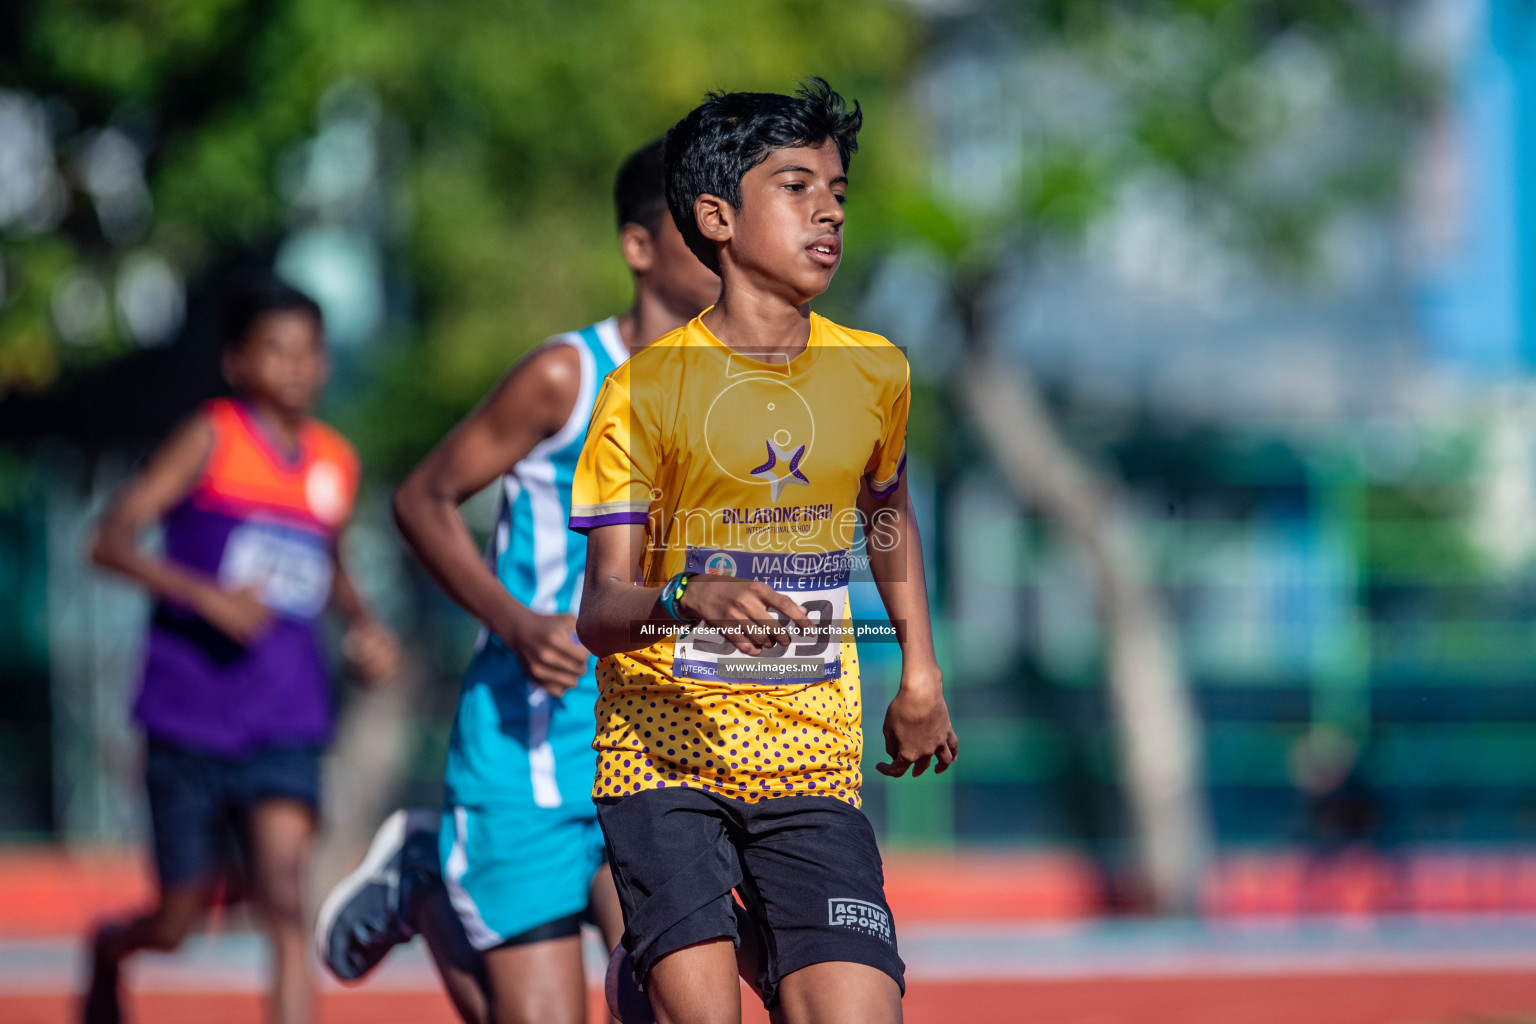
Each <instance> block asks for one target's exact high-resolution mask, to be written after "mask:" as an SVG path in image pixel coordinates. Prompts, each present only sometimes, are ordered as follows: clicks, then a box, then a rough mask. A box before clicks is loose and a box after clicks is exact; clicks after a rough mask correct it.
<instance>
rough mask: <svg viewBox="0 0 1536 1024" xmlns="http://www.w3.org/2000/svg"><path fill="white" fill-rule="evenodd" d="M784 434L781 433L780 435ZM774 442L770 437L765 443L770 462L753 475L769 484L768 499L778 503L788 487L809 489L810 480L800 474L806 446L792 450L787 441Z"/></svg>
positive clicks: (757, 469)
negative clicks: (781, 442)
mask: <svg viewBox="0 0 1536 1024" xmlns="http://www.w3.org/2000/svg"><path fill="white" fill-rule="evenodd" d="M783 433H784V432H783V431H782V430H781V431H779V434H780V435H782V434H783ZM774 440H775V439H774V438H772V437H770V438H768V439H766V441H765V442H764V443H765V444H767V446H768V461H767V462H765V463H763V464H762V465H761V466H758V467H757V468H756V469H754V470H753V471H752V475H753V476H755V477H757V478H758V479H759V480H766V481H767V482H768V497H769V498H770V499H771V500H772V501H774V502H777V501H778V500H779V495H780V493H782V492H783V490H784V488H785V487H786V486H787V485H789V484H794V485H795V486H796V487H807V486H809V485H810V480H808V479H806V476H805V474H804V473H802V472H800V460H801V459H803V458H805V445H803V444H802V445H801V446H800V447H798V448H795V449H793V450H791V449H790V447H789V444H788V441H787V439H786V442H785V443H784V444H782V445H781V444H775V443H774Z"/></svg>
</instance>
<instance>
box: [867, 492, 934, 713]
mask: <svg viewBox="0 0 1536 1024" xmlns="http://www.w3.org/2000/svg"><path fill="white" fill-rule="evenodd" d="M905 492H906V488H905V487H903V488H902V490H901V492H900V493H899V495H898V497H899V498H900V500H899V501H896V502H892V503H889V504H882V505H880V506H879V507H878V508H876V509H875V510H874V515H877V516H882V517H884V518H885V523H884V524H883V525H884V527H885V529H881V530H869V531H867V532H866V541H865V543H866V544H867V546H868V550H869V568H870V574H871V575H872V576H873V577H874V580H875V587H876V589H877V590H878V591H879V592H880V600H881V601H882V602H883V603H884V605H885V611H886V614H887V615H888V616H890V619H891V621H892V622H893V623H900V627H899V629H898V633H897V638H898V643H899V644H900V645H901V655H902V677H901V685H902V686H903V687H907V686H921V685H926V684H929V683H937V682H938V679H939V666H938V658H937V657H936V656H935V654H934V650H933V623H932V618H931V616H930V615H929V611H928V586H927V581H926V578H925V577H924V575H923V545H922V538H921V536H920V535H919V533H918V529H917V517H916V516H915V515H913V512H912V504H911V502H910V501H909V500H908V499H907V497H906V493H905ZM882 537H885V538H893V539H894V543H890V542H885V543H882V542H881V538H882Z"/></svg>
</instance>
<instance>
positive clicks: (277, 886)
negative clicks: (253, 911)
mask: <svg viewBox="0 0 1536 1024" xmlns="http://www.w3.org/2000/svg"><path fill="white" fill-rule="evenodd" d="M256 903H257V905H258V910H259V911H260V913H261V915H262V916H263V917H265V918H266V919H267V920H268V921H269V922H270V923H272V924H277V925H297V926H299V927H302V926H303V924H304V885H303V881H302V878H301V877H300V876H299V874H297V873H292V874H290V873H288V872H274V873H273V874H270V875H268V876H267V877H265V878H263V879H262V885H261V889H260V891H259V892H258V894H257V897H256Z"/></svg>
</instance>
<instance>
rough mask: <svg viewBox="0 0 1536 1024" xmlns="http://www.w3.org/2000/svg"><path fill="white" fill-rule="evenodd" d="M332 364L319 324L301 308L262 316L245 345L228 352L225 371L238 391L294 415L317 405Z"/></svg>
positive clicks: (257, 320)
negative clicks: (327, 358)
mask: <svg viewBox="0 0 1536 1024" xmlns="http://www.w3.org/2000/svg"><path fill="white" fill-rule="evenodd" d="M328 369H329V367H328V365H327V363H326V358H325V344H324V342H323V340H322V339H321V337H320V325H319V324H318V323H317V322H316V321H315V318H314V317H313V316H311V315H310V314H308V313H306V312H303V311H302V310H291V311H290V310H283V311H280V312H273V313H267V314H265V315H264V316H261V317H258V318H257V319H256V322H255V323H253V324H252V325H251V327H250V330H249V331H247V332H246V337H245V342H244V344H242V345H241V346H240V347H239V348H238V349H236V350H235V351H233V352H230V353H229V354H228V355H226V356H225V357H224V376H225V377H227V378H228V379H229V383H230V384H231V386H233V387H234V389H235V390H236V391H239V392H241V393H243V394H245V395H247V396H248V397H249V398H251V399H252V400H253V401H256V402H263V403H267V404H270V405H274V406H276V407H277V408H278V409H279V410H281V411H282V412H285V413H288V414H290V415H302V414H304V413H307V412H309V411H310V410H311V409H312V408H314V405H315V401H316V399H318V398H319V396H320V389H321V388H323V387H324V386H325V378H326V374H327V371H328Z"/></svg>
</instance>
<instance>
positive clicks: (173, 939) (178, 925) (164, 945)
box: [144, 914, 192, 953]
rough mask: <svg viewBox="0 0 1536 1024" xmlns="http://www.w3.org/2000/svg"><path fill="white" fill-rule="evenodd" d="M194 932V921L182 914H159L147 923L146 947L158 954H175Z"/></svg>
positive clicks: (145, 931)
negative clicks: (188, 935) (189, 934)
mask: <svg viewBox="0 0 1536 1024" xmlns="http://www.w3.org/2000/svg"><path fill="white" fill-rule="evenodd" d="M191 930H192V919H191V918H190V917H188V916H186V915H182V914H157V915H156V916H154V917H152V918H150V919H149V920H148V921H146V922H145V925H144V945H145V948H147V949H152V950H154V951H155V952H157V953H174V952H175V951H176V950H178V949H180V948H181V944H182V943H183V942H185V941H186V938H187V933H188V932H190V931H191Z"/></svg>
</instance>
